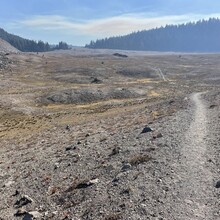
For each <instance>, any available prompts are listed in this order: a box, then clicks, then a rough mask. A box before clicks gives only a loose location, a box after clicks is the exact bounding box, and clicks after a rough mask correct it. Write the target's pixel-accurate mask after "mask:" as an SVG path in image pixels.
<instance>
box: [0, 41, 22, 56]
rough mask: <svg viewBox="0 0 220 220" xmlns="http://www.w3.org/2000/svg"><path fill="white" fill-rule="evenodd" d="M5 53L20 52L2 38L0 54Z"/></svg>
mask: <svg viewBox="0 0 220 220" xmlns="http://www.w3.org/2000/svg"><path fill="white" fill-rule="evenodd" d="M1 52H4V53H17V52H19V50H18V49H16V48H15V47H13V46H12V45H11V44H9V43H8V42H7V41H5V40H2V39H1V38H0V53H1Z"/></svg>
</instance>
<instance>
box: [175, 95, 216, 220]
mask: <svg viewBox="0 0 220 220" xmlns="http://www.w3.org/2000/svg"><path fill="white" fill-rule="evenodd" d="M191 99H192V102H193V104H194V115H193V120H192V122H191V124H190V127H189V129H188V131H187V132H186V135H185V136H184V140H183V144H182V151H181V158H180V163H181V165H180V170H179V179H180V183H181V184H180V186H179V187H178V188H179V189H178V194H179V196H178V197H179V199H180V200H181V204H178V206H179V207H178V208H177V210H180V213H176V214H177V216H176V217H175V219H185V220H187V219H198V220H201V219H213V215H212V207H210V206H209V202H208V201H209V199H210V198H211V197H212V188H213V183H212V181H213V180H212V179H213V178H212V173H211V172H210V170H209V169H208V168H207V165H206V162H207V158H206V141H205V137H206V135H207V112H206V107H205V105H204V103H203V101H202V99H201V93H195V94H193V95H192V98H191Z"/></svg>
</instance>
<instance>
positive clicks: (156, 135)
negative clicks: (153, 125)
mask: <svg viewBox="0 0 220 220" xmlns="http://www.w3.org/2000/svg"><path fill="white" fill-rule="evenodd" d="M162 137H163V135H162V134H161V133H157V134H154V135H153V139H156V138H162Z"/></svg>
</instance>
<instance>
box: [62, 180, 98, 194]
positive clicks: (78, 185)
mask: <svg viewBox="0 0 220 220" xmlns="http://www.w3.org/2000/svg"><path fill="white" fill-rule="evenodd" d="M98 182H99V179H91V180H82V181H79V182H74V183H73V184H72V186H70V187H69V188H68V189H67V190H66V192H71V191H73V190H74V189H86V188H88V187H90V186H92V185H94V184H96V183H98Z"/></svg>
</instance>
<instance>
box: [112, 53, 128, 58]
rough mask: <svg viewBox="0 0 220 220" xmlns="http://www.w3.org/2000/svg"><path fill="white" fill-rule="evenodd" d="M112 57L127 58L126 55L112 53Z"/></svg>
mask: <svg viewBox="0 0 220 220" xmlns="http://www.w3.org/2000/svg"><path fill="white" fill-rule="evenodd" d="M113 56H116V57H123V58H126V57H128V56H127V55H125V54H120V53H114V54H113Z"/></svg>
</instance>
